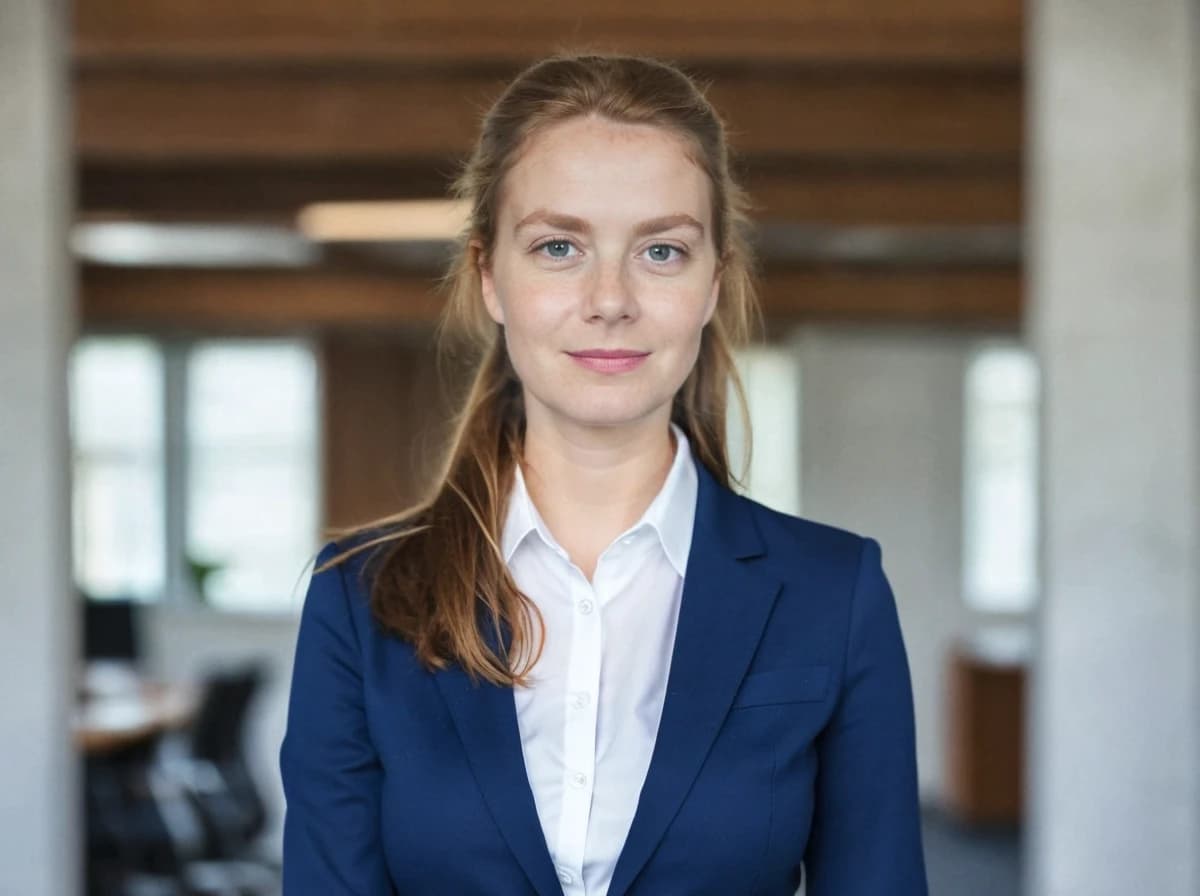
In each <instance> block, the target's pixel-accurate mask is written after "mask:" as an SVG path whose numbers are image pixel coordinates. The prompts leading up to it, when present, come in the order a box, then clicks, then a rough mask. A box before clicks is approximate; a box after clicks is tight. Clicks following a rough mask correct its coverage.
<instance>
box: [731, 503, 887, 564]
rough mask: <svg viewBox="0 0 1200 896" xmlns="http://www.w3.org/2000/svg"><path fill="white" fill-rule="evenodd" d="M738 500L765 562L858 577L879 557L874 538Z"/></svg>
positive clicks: (878, 548) (762, 505)
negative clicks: (758, 538) (750, 521)
mask: <svg viewBox="0 0 1200 896" xmlns="http://www.w3.org/2000/svg"><path fill="white" fill-rule="evenodd" d="M737 500H738V501H739V502H740V503H741V504H742V505H743V506H744V508H745V509H746V511H747V514H748V516H749V517H750V518H751V519H753V521H754V524H755V527H756V528H757V529H758V533H759V535H760V536H761V538H762V540H763V543H764V547H765V548H766V554H767V557H768V558H774V559H775V560H776V561H777V562H778V561H784V563H785V565H786V566H787V567H790V568H793V569H794V568H797V567H804V568H806V569H807V570H809V571H811V570H812V568H813V566H814V565H815V566H816V567H818V568H821V569H823V570H825V571H827V572H833V573H836V574H838V575H849V576H850V577H852V578H855V577H857V575H858V572H859V570H860V568H861V567H862V565H863V564H864V563H865V562H869V561H870V560H871V555H872V554H874V555H875V556H876V557H878V555H879V553H880V547H879V542H878V541H876V540H875V539H874V538H872V537H870V536H868V535H865V534H862V533H859V532H854V531H852V530H850V529H844V528H841V527H839V526H834V525H831V524H829V523H824V522H821V521H819V520H815V519H810V518H808V517H803V516H794V515H792V514H789V513H783V512H781V511H778V510H774V509H772V508H770V507H767V506H766V505H765V504H761V503H759V502H758V501H755V500H753V499H751V498H748V497H746V496H745V495H738V496H737Z"/></svg>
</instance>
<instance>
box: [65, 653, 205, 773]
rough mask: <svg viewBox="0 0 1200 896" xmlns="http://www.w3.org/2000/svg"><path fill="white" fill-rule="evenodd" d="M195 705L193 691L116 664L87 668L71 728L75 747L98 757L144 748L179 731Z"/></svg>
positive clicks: (187, 720) (188, 719)
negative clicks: (160, 736)
mask: <svg viewBox="0 0 1200 896" xmlns="http://www.w3.org/2000/svg"><path fill="white" fill-rule="evenodd" d="M197 702H198V695H197V691H196V688H195V687H194V686H191V685H187V684H179V683H173V682H159V681H151V680H148V679H146V678H145V677H144V676H142V675H141V674H139V673H138V672H137V671H136V670H134V669H133V668H132V667H129V666H126V665H124V664H120V663H89V664H88V665H87V667H86V668H85V670H84V674H83V680H82V682H81V686H80V693H79V700H78V702H77V703H76V707H75V715H74V719H73V723H72V727H73V734H74V739H75V746H76V748H77V749H78V750H79V751H80V752H81V753H84V754H87V755H99V754H105V753H113V752H116V751H118V750H122V749H125V748H127V747H132V746H136V745H138V744H140V743H146V742H148V741H151V740H153V739H155V738H156V737H158V736H159V735H161V734H163V733H165V732H167V731H172V730H176V729H179V728H183V727H185V726H186V725H187V724H188V723H189V722H190V721H191V720H192V718H193V717H194V716H195V713H196V706H197Z"/></svg>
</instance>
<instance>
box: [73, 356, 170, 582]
mask: <svg viewBox="0 0 1200 896" xmlns="http://www.w3.org/2000/svg"><path fill="white" fill-rule="evenodd" d="M70 373H71V378H70V398H71V402H70V409H71V448H72V451H71V454H72V457H71V462H72V467H73V478H74V481H73V487H72V496H71V519H72V533H71V534H72V543H73V548H74V570H75V580H76V582H77V583H78V584H79V586H80V587H81V588H82V589H83V590H84V591H85V592H86V593H87V594H88V595H89V596H91V597H95V598H105V597H109V598H112V597H121V598H134V599H139V600H148V599H151V598H154V597H156V596H157V595H158V594H160V593H161V592H162V589H163V585H164V583H165V581H166V563H165V560H166V549H165V546H164V543H163V537H164V531H165V530H164V519H163V364H162V353H161V352H160V351H159V350H158V348H157V346H155V344H154V343H153V342H151V341H150V340H148V339H135V338H125V339H89V340H85V341H83V342H82V343H80V344H79V345H78V346H76V348H75V352H74V355H73V357H72V360H71V371H70Z"/></svg>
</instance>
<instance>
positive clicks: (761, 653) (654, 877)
mask: <svg viewBox="0 0 1200 896" xmlns="http://www.w3.org/2000/svg"><path fill="white" fill-rule="evenodd" d="M697 473H698V477H699V493H698V498H697V507H696V524H695V527H694V532H693V536H692V538H693V541H692V548H691V553H690V556H689V559H688V567H687V575H686V577H685V579H684V587H683V598H682V605H681V609H680V615H679V625H678V629H677V631H676V635H675V649H674V654H673V656H672V661H671V668H670V673H669V679H668V683H667V693H666V700H665V703H664V706H663V712H662V720H661V722H660V724H659V730H658V737H657V740H656V742H655V745H654V752H653V755H652V758H651V761H650V767H649V770H648V772H647V774H646V780H645V783H644V784H643V786H642V790H641V796H640V798H639V800H638V804H637V810H636V813H635V815H634V818H633V822H632V824H631V826H630V829H629V834H628V836H627V839H626V841H625V844H624V847H623V848H622V851H621V853H620V856H619V859H618V861H617V865H616V868H615V870H614V874H613V879H612V886H611V888H610V889H609V894H610V896H625V894H637V896H735V894H757V896H792V894H793V893H795V891H796V889H797V887H798V886H799V885H800V880H801V869H802V867H803V868H804V873H805V874H806V875H807V881H806V886H807V896H926V893H927V889H926V882H925V867H924V859H923V856H922V847H921V829H920V814H919V809H918V801H917V767H916V756H915V742H914V740H915V738H914V725H913V702H912V688H911V683H910V679H909V670H908V660H907V657H906V654H905V649H904V644H903V641H902V638H901V632H900V624H899V619H898V617H897V613H896V605H895V600H894V598H893V596H892V591H891V589H890V587H889V586H888V582H887V579H886V578H885V576H884V573H883V569H882V567H881V562H880V549H879V545H878V543H877V542H876V541H875V540H873V539H870V538H862V537H860V536H857V535H854V534H851V533H850V532H846V531H844V530H841V529H836V528H833V527H830V526H825V525H821V524H819V523H815V522H811V521H808V520H804V519H798V518H796V517H792V516H787V515H785V514H781V513H776V512H774V511H772V510H769V509H767V508H766V507H764V506H762V505H761V504H757V503H755V502H753V501H751V500H749V499H747V498H745V497H742V496H739V495H736V494H735V493H733V492H732V491H730V490H728V489H727V488H725V487H724V486H723V485H721V484H719V483H718V482H717V481H716V480H715V479H714V478H713V476H712V475H711V474H709V473H708V471H707V470H706V469H705V468H704V466H703V464H699V463H698V464H697ZM335 550H336V548H335V546H334V545H332V544H330V545H327V546H326V547H325V548H324V549H323V550H322V552H321V554H320V558H319V559H320V562H323V561H324V560H325V559H327V558H328V557H330V556H332V554H333V552H334V551H335ZM361 566H362V558H361V555H359V556H357V557H355V558H354V559H353V560H351V561H349V562H348V563H346V564H342V565H339V566H337V567H334V568H333V569H330V570H328V571H326V572H323V573H321V574H319V575H317V576H314V577H313V579H312V583H311V585H310V587H309V591H308V595H307V597H306V599H305V604H304V609H303V612H302V616H301V622H300V633H299V640H298V643H297V646H296V658H295V669H294V674H293V678H292V688H291V698H290V703H289V710H288V721H287V733H286V735H285V737H284V741H283V745H282V749H281V752H280V760H281V769H282V774H283V785H284V790H285V793H286V796H287V813H286V816H285V822H284V841H283V888H284V893H285V896H351V894H354V896H376V894H379V896H385V894H390V893H395V894H400V896H425V894H434V896H441V894H446V896H475V894H479V896H553V894H561V893H562V889H561V887H560V885H559V882H558V879H557V877H556V874H555V869H554V865H553V863H552V860H551V858H550V853H549V850H548V849H547V846H546V841H545V838H544V837H543V835H542V828H541V824H540V822H539V820H538V816H537V810H536V808H535V806H534V801H533V794H532V791H531V789H530V786H529V780H528V777H527V776H526V772H525V763H524V758H523V754H522V751H521V740H520V734H519V732H518V728H517V715H516V706H515V703H514V700H513V693H512V689H511V688H508V687H498V686H495V685H491V684H487V683H481V684H479V685H474V684H472V683H471V681H470V679H468V677H467V675H466V674H465V673H464V672H463V671H462V669H461V668H460V667H458V666H451V667H449V668H447V669H445V670H442V671H439V672H436V673H430V672H428V671H426V670H425V669H424V668H423V667H422V666H421V665H420V664H419V663H418V662H417V661H416V659H415V656H414V652H413V650H412V648H411V647H410V646H409V645H408V644H406V643H404V642H403V641H401V640H399V639H397V638H395V637H393V636H389V635H387V634H385V633H383V632H382V631H381V630H380V628H379V627H378V626H377V625H376V624H375V622H374V621H373V619H372V616H371V613H370V610H369V607H368V602H367V594H366V591H365V589H364V586H363V583H362V582H361V581H360V576H359V575H358V572H359V571H360V569H361Z"/></svg>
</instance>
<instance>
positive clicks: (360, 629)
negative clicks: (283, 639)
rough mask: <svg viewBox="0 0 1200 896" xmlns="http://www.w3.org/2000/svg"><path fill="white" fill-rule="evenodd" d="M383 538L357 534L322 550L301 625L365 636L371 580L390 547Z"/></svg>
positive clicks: (329, 543) (315, 563)
mask: <svg viewBox="0 0 1200 896" xmlns="http://www.w3.org/2000/svg"><path fill="white" fill-rule="evenodd" d="M383 534H384V533H383V532H382V531H381V530H374V531H367V532H355V533H352V534H350V535H346V536H342V537H339V538H337V539H332V540H329V541H326V542H325V543H324V544H323V545H322V546H321V548H320V550H318V551H317V554H316V557H315V558H314V560H313V567H312V569H313V572H312V578H311V579H310V581H309V586H308V592H307V594H306V596H305V599H304V609H303V614H302V623H303V621H304V619H309V620H312V621H313V622H317V621H321V622H323V623H325V624H327V625H329V624H336V625H339V626H341V627H344V628H347V629H352V630H354V631H355V632H357V633H359V634H365V633H366V631H367V623H368V621H369V619H370V617H371V609H370V604H371V585H372V580H373V577H374V576H375V574H376V572H377V570H378V564H379V561H380V560H381V559H382V558H383V556H384V554H385V552H386V548H387V546H388V542H386V541H384V542H381V541H380V540H379V539H380V537H381V535H383Z"/></svg>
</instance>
